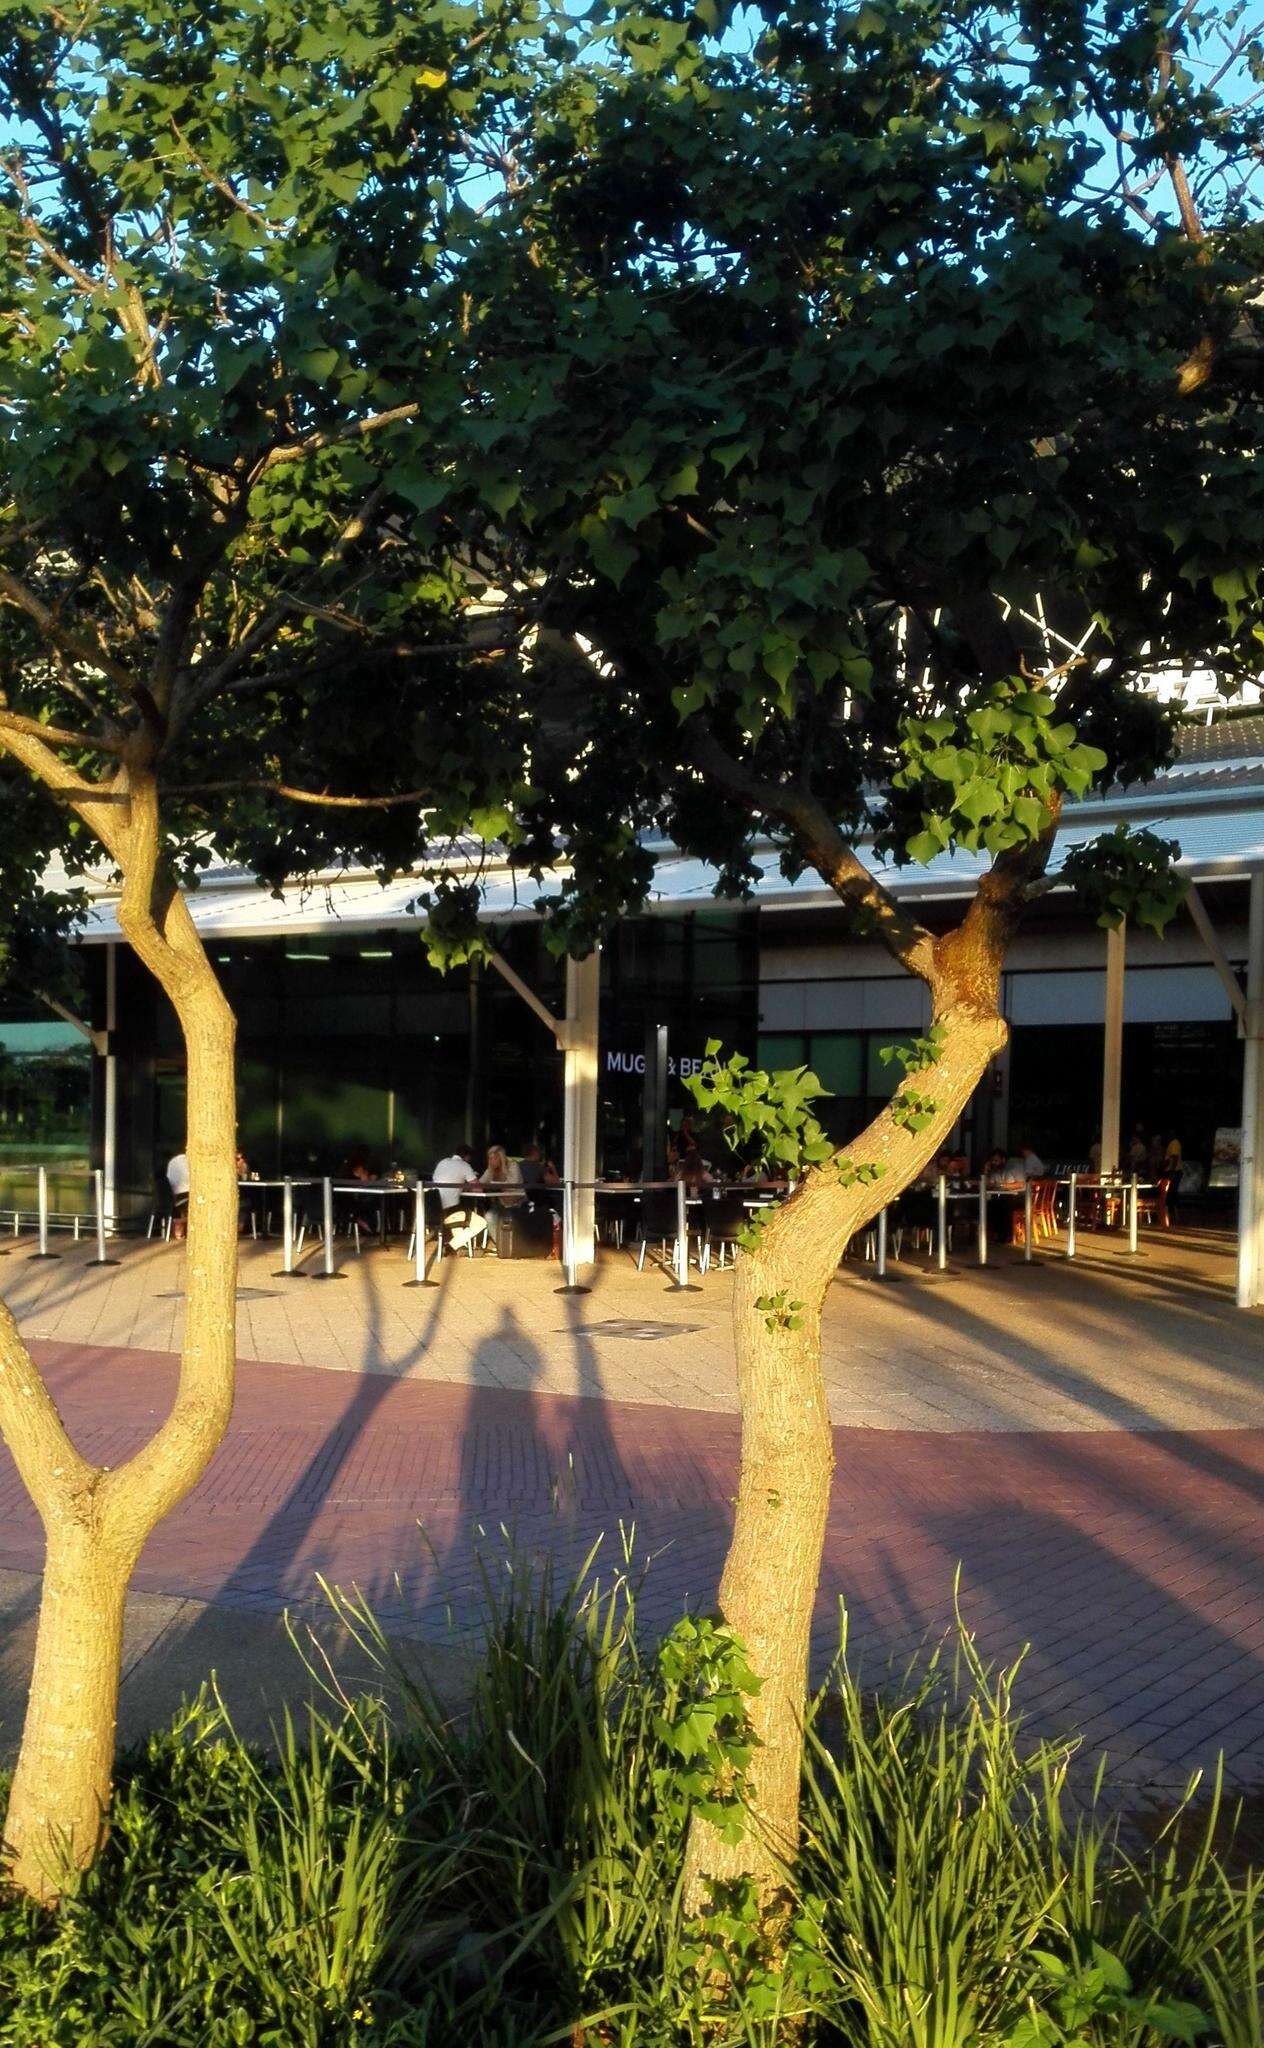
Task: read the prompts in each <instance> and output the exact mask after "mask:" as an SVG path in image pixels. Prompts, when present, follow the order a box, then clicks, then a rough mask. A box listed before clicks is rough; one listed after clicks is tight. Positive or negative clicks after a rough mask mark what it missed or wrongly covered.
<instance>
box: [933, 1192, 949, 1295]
mask: <svg viewBox="0 0 1264 2048" xmlns="http://www.w3.org/2000/svg"><path fill="white" fill-rule="evenodd" d="M937 1196H938V1209H939V1213H938V1217H937V1219H936V1220H937V1226H938V1227H937V1229H936V1232H935V1263H936V1265H937V1266H938V1268H939V1270H940V1272H941V1273H946V1272H947V1271H948V1176H947V1174H943V1173H941V1174H940V1176H939V1187H938V1190H937Z"/></svg>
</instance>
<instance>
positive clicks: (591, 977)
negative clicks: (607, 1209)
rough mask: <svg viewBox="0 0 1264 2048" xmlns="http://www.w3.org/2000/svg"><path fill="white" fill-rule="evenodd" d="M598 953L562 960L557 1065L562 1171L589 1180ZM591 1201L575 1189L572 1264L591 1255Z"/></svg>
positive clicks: (593, 1169) (587, 1190) (593, 1145)
mask: <svg viewBox="0 0 1264 2048" xmlns="http://www.w3.org/2000/svg"><path fill="white" fill-rule="evenodd" d="M600 1000H601V952H600V949H599V948H598V947H596V946H594V948H593V950H592V952H591V953H590V954H589V955H588V958H587V959H586V960H569V959H568V960H567V962H566V1054H565V1061H564V1067H563V1106H562V1117H563V1121H562V1161H563V1164H562V1174H563V1177H564V1178H565V1179H566V1180H570V1181H587V1182H589V1183H591V1182H592V1181H594V1180H595V1179H596V1176H597V1078H598V1072H599V1068H598V1042H597V1041H598V1019H599V1014H600ZM596 1206H597V1205H596V1201H595V1199H594V1196H593V1191H592V1187H591V1185H590V1186H587V1187H580V1188H577V1189H576V1191H575V1199H574V1204H573V1207H572V1211H571V1214H572V1218H573V1222H574V1232H575V1258H576V1262H577V1264H579V1265H581V1266H590V1265H591V1264H592V1262H593V1259H594V1258H595V1256H596V1248H595V1247H596V1231H595V1218H596Z"/></svg>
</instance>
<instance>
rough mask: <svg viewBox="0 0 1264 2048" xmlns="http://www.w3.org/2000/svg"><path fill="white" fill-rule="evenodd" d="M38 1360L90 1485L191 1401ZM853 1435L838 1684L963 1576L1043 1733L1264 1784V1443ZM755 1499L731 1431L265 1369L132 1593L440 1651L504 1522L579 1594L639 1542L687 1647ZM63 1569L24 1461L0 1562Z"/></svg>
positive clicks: (1213, 1437) (128, 1378)
mask: <svg viewBox="0 0 1264 2048" xmlns="http://www.w3.org/2000/svg"><path fill="white" fill-rule="evenodd" d="M32 1348H33V1350H34V1351H35V1353H36V1355H37V1357H38V1359H39V1361H40V1364H41V1365H42V1366H43V1368H44V1370H45V1371H46V1373H47V1375H48V1378H49V1381H50V1383H51V1385H52V1387H53V1389H54V1392H55V1394H56V1396H57V1399H58V1401H59V1403H60V1405H61V1408H62V1412H63V1414H64V1415H65V1417H66V1419H67V1421H68V1423H69V1425H70V1426H71V1428H72V1430H73V1432H74V1434H75V1436H76V1440H77V1441H78V1442H79V1443H80V1444H81V1445H82V1447H83V1448H84V1450H85V1451H86V1452H88V1453H89V1455H91V1456H93V1457H94V1458H98V1459H101V1460H103V1461H105V1462H109V1463H114V1462H117V1461H118V1460H120V1459H121V1458H123V1457H124V1456H126V1455H127V1452H128V1451H129V1450H130V1449H131V1448H132V1446H133V1445H134V1444H136V1443H137V1442H138V1441H140V1440H141V1439H143V1437H144V1436H145V1435H146V1434H147V1433H148V1432H149V1430H150V1429H151V1428H152V1427H153V1425H154V1423H155V1422H156V1420H157V1419H158V1418H159V1417H160V1416H161V1415H162V1414H163V1412H164V1411H165V1409H166V1407H167V1405H168V1403H169V1402H170V1399H171V1395H172V1392H173V1389H174V1384H175V1361H174V1359H172V1358H171V1357H170V1356H168V1355H167V1354H164V1353H154V1352H134V1351H118V1350H104V1349H99V1348H92V1347H88V1346H82V1345H62V1344H52V1343H44V1344H36V1345H34V1346H33V1347H32ZM835 1434H836V1440H837V1454H838V1468H839V1469H838V1477H837V1480H836V1483H835V1492H834V1503H833V1509H832V1512H831V1516H830V1523H829V1530H828V1536H827V1543H826V1560H825V1570H824V1574H823V1582H822V1583H823V1591H822V1597H821V1606H820V1613H819V1620H818V1649H819V1651H820V1655H821V1657H822V1659H823V1660H824V1659H825V1658H826V1657H827V1656H828V1655H829V1653H830V1651H831V1649H832V1648H833V1646H834V1643H835V1642H836V1637H837V1621H836V1602H837V1600H838V1598H839V1597H840V1596H841V1597H843V1598H845V1600H846V1604H847V1609H848V1616H849V1640H850V1643H851V1646H852V1648H853V1650H854V1651H855V1652H856V1653H857V1655H858V1656H859V1657H860V1659H861V1662H862V1666H863V1668H864V1669H865V1671H866V1672H868V1673H870V1674H876V1673H878V1672H879V1671H881V1670H882V1669H883V1668H884V1666H885V1662H886V1660H887V1659H888V1658H889V1657H896V1658H898V1659H901V1660H902V1659H904V1658H905V1657H908V1656H911V1655H913V1654H914V1653H915V1652H916V1651H917V1650H918V1648H919V1647H920V1646H921V1645H923V1644H924V1643H925V1642H926V1641H927V1640H928V1639H934V1638H936V1637H937V1636H938V1635H939V1634H940V1633H941V1632H942V1631H943V1630H944V1629H945V1628H946V1627H947V1626H948V1625H949V1624H950V1622H951V1619H952V1612H953V1582H954V1575H955V1572H956V1569H957V1567H958V1565H960V1567H961V1586H962V1591H961V1603H962V1610H963V1613H964V1616H965V1619H966V1621H967V1623H968V1625H969V1626H970V1627H971V1628H972V1629H973V1630H974V1631H975V1632H976V1634H977V1637H978V1639H979V1642H980V1645H981V1647H982V1649H983V1650H984V1652H985V1654H986V1655H988V1656H990V1657H1003V1658H1008V1657H1011V1656H1013V1655H1016V1654H1017V1653H1018V1652H1019V1651H1020V1650H1021V1649H1022V1648H1023V1646H1024V1644H1027V1643H1030V1644H1031V1645H1032V1649H1031V1652H1030V1655H1029V1658H1028V1661H1027V1665H1026V1669H1025V1674H1024V1679H1023V1682H1022V1686H1021V1689H1020V1696H1021V1697H1022V1698H1023V1700H1024V1702H1025V1704H1026V1706H1027V1709H1028V1712H1029V1714H1030V1716H1031V1719H1032V1722H1033V1724H1034V1725H1038V1726H1041V1727H1047V1728H1050V1729H1065V1728H1071V1727H1078V1728H1080V1729H1082V1731H1083V1732H1084V1734H1085V1737H1086V1739H1087V1741H1088V1742H1089V1743H1090V1744H1091V1745H1092V1746H1093V1747H1094V1748H1100V1747H1105V1748H1107V1749H1108V1750H1109V1752H1110V1754H1111V1756H1112V1758H1113V1759H1114V1760H1115V1762H1116V1763H1117V1764H1118V1765H1119V1766H1120V1768H1121V1770H1122V1772H1123V1773H1124V1775H1127V1776H1130V1777H1132V1778H1134V1779H1136V1780H1139V1781H1144V1782H1147V1783H1156V1784H1163V1785H1171V1784H1173V1783H1175V1782H1177V1781H1179V1780H1180V1779H1182V1778H1183V1776H1184V1774H1185V1772H1186V1771H1187V1770H1188V1769H1189V1768H1190V1766H1192V1765H1194V1764H1201V1763H1206V1762H1208V1761H1210V1760H1211V1759H1212V1758H1213V1757H1214V1754H1215V1752H1216V1751H1217V1750H1218V1749H1221V1748H1222V1749H1223V1750H1224V1752H1225V1756H1226V1761H1227V1764H1228V1767H1229V1770H1230V1773H1231V1776H1232V1777H1233V1779H1234V1780H1236V1781H1237V1782H1241V1783H1256V1784H1258V1783H1261V1782H1264V1685H1262V1684H1261V1678H1262V1677H1264V1520H1262V1518H1261V1512H1260V1510H1261V1506H1262V1505H1264V1430H1245V1429H1239V1430H1221V1431H1204V1432H1199V1433H1181V1434H1178V1433H1175V1432H1154V1433H1151V1434H1134V1433H1130V1432H1125V1431H1121V1430H1100V1431H1084V1432H1068V1431H1065V1430H1063V1431H1058V1432H1040V1433H1036V1432H1021V1433H1020V1432H1014V1433H1009V1432H1005V1433H1000V1432H994V1431H993V1432H968V1433H967V1432H959V1433H953V1434H949V1433H944V1432H935V1433H923V1432H912V1431H899V1430H861V1429H839V1430H837V1431H836V1433H835ZM736 1473H737V1429H736V1423H735V1421H734V1419H733V1418H731V1417H729V1416H726V1415H718V1414H714V1413H702V1412H698V1411H683V1412H682V1411H681V1410H678V1409H667V1408H660V1407H650V1406H641V1405H634V1404H631V1403H617V1402H609V1401H595V1400H580V1399H573V1398H565V1397H561V1396H556V1395H552V1396H550V1395H542V1394H534V1395H533V1394H518V1393H509V1392H504V1391H499V1390H496V1391H492V1390H487V1389H481V1388H467V1387H454V1386H450V1385H438V1384H434V1383H425V1382H422V1381H417V1380H410V1381H399V1380H393V1379H389V1378H386V1377H369V1376H352V1375H349V1374H344V1373H327V1372H321V1371H318V1370H313V1369H311V1368H309V1367H305V1366H297V1365H267V1366H265V1365H254V1364H246V1365H243V1367H242V1371H241V1383H240V1392H239V1396H238V1403H237V1410H236V1414H235V1416H234V1419H233V1424H232V1428H231V1431H230V1433H229V1437H228V1440H227V1442H226V1443H225V1444H224V1446H223V1447H222V1449H221V1450H220V1452H219V1454H218V1456H217V1457H216V1459H215V1460H214V1462H213V1464H212V1466H211V1468H210V1470H209V1471H208V1473H207V1474H206V1476H205V1478H204V1479H203V1481H202V1483H201V1485H200V1486H199V1487H198V1488H197V1489H196V1491H195V1492H194V1494H193V1495H192V1496H191V1497H190V1499H189V1500H188V1501H186V1502H185V1503H184V1505H183V1506H182V1507H181V1508H180V1509H179V1510H177V1512H176V1513H175V1514H173V1515H172V1516H171V1517H170V1518H169V1519H168V1521H167V1522H166V1523H165V1524H164V1525H163V1527H162V1528H161V1529H160V1530H159V1531H158V1532H157V1533H156V1535H155V1536H154V1538H153V1540H152V1542H151V1543H150V1545H149V1546H148V1549H147V1550H146V1552H145V1555H144V1557H143V1559H142V1561H141V1564H140V1567H139V1570H138V1573H137V1582H138V1584H139V1585H140V1586H141V1587H144V1588H146V1589H149V1590H153V1591H160V1592H165V1593H177V1594H184V1595H188V1596H192V1597H195V1598H197V1599H200V1600H210V1601H216V1602H220V1603H222V1604H226V1605H230V1606H237V1607H249V1608H276V1607H279V1606H282V1605H285V1604H287V1603H289V1604H296V1603H301V1602H304V1601H307V1600H308V1599H310V1598H311V1597H312V1596H313V1592H314V1589H315V1577H316V1574H317V1573H320V1574H322V1575H323V1576H324V1577H325V1578H326V1579H327V1580H330V1581H332V1582H335V1583H338V1584H341V1585H343V1586H350V1585H353V1584H354V1585H358V1586H359V1587H360V1588H361V1589H362V1590H363V1591H364V1592H365V1594H366V1595H367V1596H368V1597H369V1598H370V1600H371V1601H372V1602H373V1604H374V1606H375V1607H376V1609H377V1611H378V1613H379V1615H380V1617H381V1619H382V1620H383V1622H384V1623H385V1624H386V1625H388V1626H389V1627H392V1628H396V1629H407V1630H411V1631H416V1632H418V1633H423V1634H426V1633H434V1632H436V1631H437V1630H440V1629H443V1628H445V1627H447V1626H449V1625H451V1622H452V1621H453V1620H454V1621H455V1622H456V1624H457V1625H458V1626H459V1625H468V1624H470V1623H471V1622H473V1620H474V1619H475V1617H476V1614H477V1610H478V1604H479V1588H480V1579H479V1563H478V1558H479V1552H480V1549H481V1550H482V1551H483V1552H484V1554H490V1555H491V1556H493V1557H495V1556H496V1555H497V1554H498V1553H501V1554H503V1552H504V1549H505V1541H504V1538H503V1537H502V1536H501V1534H500V1529H501V1526H502V1525H504V1526H505V1527H506V1528H510V1529H512V1530H513V1532H514V1536H515V1540H516V1541H517V1542H518V1544H519V1545H520V1546H521V1547H522V1548H523V1549H524V1550H527V1551H531V1552H537V1551H542V1550H545V1549H547V1550H548V1551H549V1553H550V1554H551V1555H553V1556H554V1557H555V1558H556V1559H557V1561H558V1563H559V1565H560V1566H562V1567H564V1568H571V1567H574V1566H575V1565H577V1564H578V1563H579V1562H580V1561H581V1560H582V1558H583V1557H584V1555H585V1554H586V1552H587V1550H588V1548H589V1546H590V1545H591V1543H592V1542H593V1541H594V1540H595V1539H596V1538H597V1537H598V1536H600V1535H602V1534H603V1532H604V1534H605V1537H606V1543H605V1547H604V1550H603V1553H602V1554H603V1557H604V1558H605V1559H606V1561H607V1562H606V1565H605V1567H604V1568H605V1569H607V1570H608V1569H611V1568H613V1565H614V1564H615V1562H616V1561H617V1559H618V1557H619V1555H620V1545H619V1526H620V1524H621V1523H622V1524H624V1525H627V1524H632V1523H634V1524H635V1542H636V1551H637V1554H638V1556H644V1555H646V1554H649V1553H652V1554H653V1555H654V1560H655V1561H654V1563H653V1565H652V1568H651V1570H650V1573H649V1576H648V1580H647V1584H646V1592H645V1598H644V1609H645V1612H646V1613H647V1614H648V1616H649V1618H650V1619H651V1620H653V1621H655V1622H657V1621H664V1622H665V1621H667V1620H669V1619H670V1618H671V1617H672V1616H673V1615H674V1614H675V1613H677V1612H679V1610H680V1608H681V1606H682V1605H683V1604H684V1603H685V1602H686V1601H693V1602H695V1603H702V1604H705V1603H708V1602H709V1601H711V1600H712V1599H713V1598H714V1593H715V1586H716V1581H717V1576H718V1570H719V1564H720V1560H721V1558H722V1556H723V1552H724V1545H725V1541H726V1536H727V1531H728V1526H729V1521H730V1516H731V1497H732V1494H733V1491H734V1487H735V1483H736ZM418 1525H420V1527H419V1526H418ZM480 1529H481V1530H482V1532H484V1533H483V1537H482V1539H480V1535H479V1531H480ZM40 1555H41V1544H40V1536H39V1529H38V1524H37V1522H36V1520H35V1517H34V1515H33V1513H32V1511H31V1509H30V1507H29V1504H28V1503H27V1501H26V1498H25V1495H24V1494H23V1492H22V1489H21V1486H20V1483H19V1481H18V1479H17V1476H16V1474H15V1472H14V1471H13V1468H12V1466H11V1465H10V1464H9V1463H8V1462H7V1460H5V1461H4V1462H0V1564H4V1565H9V1566H15V1567H25V1568H33V1567H37V1566H38V1564H39V1562H40Z"/></svg>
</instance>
